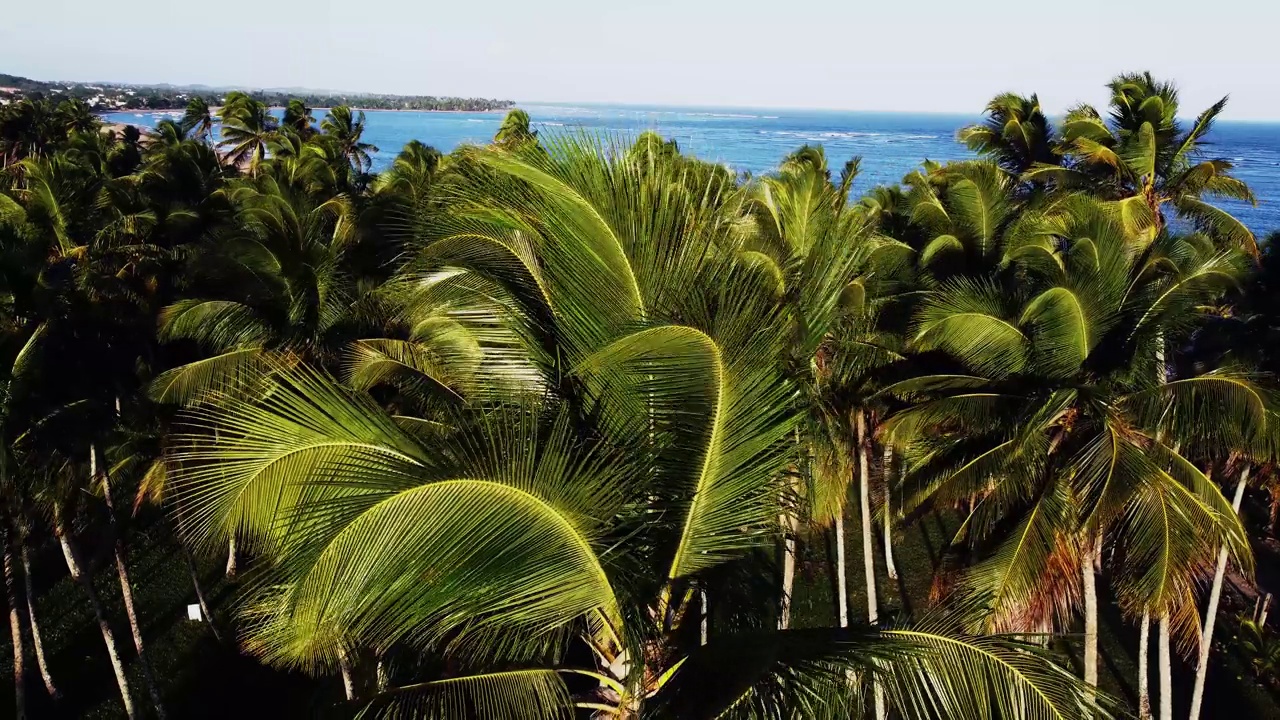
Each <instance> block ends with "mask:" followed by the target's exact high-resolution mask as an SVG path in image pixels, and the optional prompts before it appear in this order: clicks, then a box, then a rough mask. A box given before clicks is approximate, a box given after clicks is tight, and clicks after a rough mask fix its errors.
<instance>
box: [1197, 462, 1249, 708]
mask: <svg viewBox="0 0 1280 720" xmlns="http://www.w3.org/2000/svg"><path fill="white" fill-rule="evenodd" d="M1249 469H1250V468H1249V466H1248V465H1245V468H1244V470H1242V471H1241V472H1240V480H1239V481H1238V482H1237V483H1236V493H1235V496H1234V497H1232V498H1231V509H1232V510H1234V511H1235V513H1236V514H1237V515H1238V514H1239V513H1240V502H1241V501H1242V500H1243V499H1244V486H1245V484H1246V483H1248V482H1249ZM1226 574H1227V546H1226V545H1223V546H1222V549H1221V550H1219V551H1218V566H1217V567H1216V568H1215V569H1214V572H1213V589H1212V590H1210V591H1209V606H1208V607H1207V608H1205V611H1204V632H1202V633H1201V634H1200V657H1199V658H1198V661H1197V663H1196V682H1195V687H1194V689H1193V690H1192V691H1191V714H1190V716H1189V717H1190V720H1199V717H1200V704H1201V703H1202V702H1203V701H1204V681H1205V677H1206V676H1207V675H1208V674H1209V650H1210V649H1211V648H1212V647H1213V625H1214V623H1215V622H1216V621H1217V619H1218V601H1219V600H1220V599H1222V579H1223V578H1224V577H1225V576H1226Z"/></svg>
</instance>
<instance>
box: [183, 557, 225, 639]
mask: <svg viewBox="0 0 1280 720" xmlns="http://www.w3.org/2000/svg"><path fill="white" fill-rule="evenodd" d="M179 544H181V541H179ZM182 557H183V558H185V559H186V561H187V572H188V573H190V574H191V586H192V587H194V588H195V590H196V602H198V603H200V613H201V614H202V615H204V621H205V622H206V623H208V624H209V631H210V632H212V633H213V639H214V640H217V641H218V642H222V635H221V634H220V633H219V632H218V624H217V623H216V622H214V620H213V613H212V612H211V611H210V610H209V601H208V600H206V599H205V597H204V590H203V589H201V587H200V571H199V569H198V568H197V567H196V561H195V559H193V558H192V557H191V551H190V550H188V549H187V546H186V545H182Z"/></svg>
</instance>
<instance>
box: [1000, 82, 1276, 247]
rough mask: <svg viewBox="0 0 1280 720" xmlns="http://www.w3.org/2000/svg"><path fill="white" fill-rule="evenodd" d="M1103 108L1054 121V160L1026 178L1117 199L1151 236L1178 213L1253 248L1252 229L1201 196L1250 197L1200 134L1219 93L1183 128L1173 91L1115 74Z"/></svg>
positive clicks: (1078, 110) (1138, 230)
mask: <svg viewBox="0 0 1280 720" xmlns="http://www.w3.org/2000/svg"><path fill="white" fill-rule="evenodd" d="M1109 88H1110V90H1111V103H1110V112H1109V114H1108V116H1107V117H1105V118H1104V117H1103V116H1102V114H1101V113H1099V112H1098V110H1096V109H1094V108H1093V107H1090V106H1088V105H1080V106H1077V107H1075V108H1073V109H1072V110H1071V111H1070V112H1068V113H1067V116H1066V118H1065V119H1064V120H1063V122H1062V124H1061V134H1062V137H1061V142H1060V146H1059V148H1058V152H1059V153H1060V154H1061V155H1063V156H1064V158H1065V160H1064V162H1063V163H1061V165H1058V164H1053V165H1045V166H1039V167H1036V168H1034V169H1032V170H1031V171H1030V172H1028V173H1027V175H1026V176H1025V177H1026V178H1028V179H1034V180H1044V181H1052V182H1054V183H1056V184H1057V185H1058V186H1059V187H1062V188H1066V189H1076V188H1079V189H1086V190H1088V191H1090V192H1092V193H1093V194H1095V195H1098V196H1099V197H1102V198H1104V199H1107V200H1117V201H1121V204H1120V211H1121V217H1122V219H1123V221H1124V224H1125V227H1126V229H1127V230H1128V231H1129V232H1131V233H1133V234H1135V235H1137V234H1141V235H1143V236H1144V237H1145V238H1146V239H1148V240H1150V239H1151V238H1154V237H1155V236H1156V235H1158V234H1159V233H1160V232H1161V231H1163V230H1164V228H1165V227H1166V226H1167V225H1168V222H1169V217H1168V216H1169V215H1172V216H1173V217H1177V218H1180V219H1182V220H1185V221H1187V222H1189V223H1191V224H1193V225H1194V226H1195V227H1197V228H1198V229H1200V230H1202V231H1203V232H1205V233H1207V234H1209V235H1210V236H1212V237H1214V238H1215V239H1217V240H1219V241H1220V242H1225V243H1228V244H1230V245H1232V246H1234V247H1238V248H1245V249H1248V250H1250V251H1251V252H1256V241H1255V239H1254V237H1253V233H1252V232H1250V230H1249V229H1248V228H1247V227H1245V225H1244V224H1243V223H1241V222H1240V221H1239V220H1238V219H1236V218H1235V217H1233V216H1232V215H1231V214H1230V213H1228V212H1226V211H1225V210H1222V209H1221V208H1219V207H1217V206H1215V205H1213V204H1211V203H1210V202H1209V201H1208V199H1207V198H1215V197H1218V198H1232V199H1237V200H1244V201H1247V202H1256V201H1255V199H1254V196H1253V193H1252V191H1250V190H1249V187H1248V186H1247V185H1246V184H1245V183H1244V182H1242V181H1241V180H1239V179H1238V178H1236V177H1234V176H1232V175H1231V169H1232V164H1231V162H1230V161H1229V160H1226V159H1224V158H1207V157H1205V151H1206V148H1207V144H1206V137H1207V136H1208V134H1209V132H1210V131H1211V130H1212V128H1213V124H1214V122H1215V120H1216V119H1217V117H1218V116H1219V115H1220V114H1221V113H1222V111H1223V109H1224V108H1225V107H1226V104H1227V99H1226V98H1225V97H1224V98H1223V99H1221V100H1219V101H1218V102H1216V103H1214V104H1213V105H1212V106H1210V107H1209V108H1208V109H1206V110H1205V111H1203V112H1201V113H1200V114H1199V115H1198V116H1197V117H1196V119H1195V121H1194V122H1193V123H1192V124H1191V126H1190V127H1185V128H1184V127H1183V125H1182V123H1180V122H1179V121H1178V112H1179V109H1180V106H1179V103H1178V91H1177V88H1176V87H1174V85H1173V84H1172V83H1167V82H1162V81H1159V80H1156V79H1155V78H1154V77H1152V75H1151V74H1150V73H1141V74H1128V75H1120V76H1118V77H1116V78H1115V79H1114V80H1112V81H1111V83H1110V84H1109Z"/></svg>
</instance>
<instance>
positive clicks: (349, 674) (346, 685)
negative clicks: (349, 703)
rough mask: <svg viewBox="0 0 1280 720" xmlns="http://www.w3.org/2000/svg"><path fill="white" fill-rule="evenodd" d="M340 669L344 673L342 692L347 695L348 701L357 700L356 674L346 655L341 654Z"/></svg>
mask: <svg viewBox="0 0 1280 720" xmlns="http://www.w3.org/2000/svg"><path fill="white" fill-rule="evenodd" d="M338 669H339V670H341V671H342V691H343V692H344V693H345V694H346V696H347V699H348V700H355V699H356V679H355V673H354V672H353V670H352V668H351V663H350V662H349V661H348V660H347V655H346V653H340V654H339V655H338Z"/></svg>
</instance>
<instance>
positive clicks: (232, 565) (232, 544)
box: [227, 534, 237, 580]
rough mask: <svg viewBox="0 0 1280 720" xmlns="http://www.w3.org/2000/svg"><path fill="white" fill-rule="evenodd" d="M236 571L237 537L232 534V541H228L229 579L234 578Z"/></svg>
mask: <svg viewBox="0 0 1280 720" xmlns="http://www.w3.org/2000/svg"><path fill="white" fill-rule="evenodd" d="M236 571H237V567H236V536H235V534H232V535H231V539H230V540H228V541H227V579H228V580H230V579H232V578H234V577H235V576H236Z"/></svg>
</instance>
